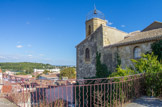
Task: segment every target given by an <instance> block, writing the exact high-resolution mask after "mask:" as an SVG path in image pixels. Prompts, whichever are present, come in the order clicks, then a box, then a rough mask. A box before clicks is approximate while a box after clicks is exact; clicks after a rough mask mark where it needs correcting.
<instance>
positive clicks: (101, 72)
mask: <svg viewBox="0 0 162 107" xmlns="http://www.w3.org/2000/svg"><path fill="white" fill-rule="evenodd" d="M100 58H101V53H98V52H97V53H96V77H97V78H104V77H107V76H108V75H109V74H110V73H109V71H108V69H107V66H106V65H105V64H101V61H100Z"/></svg>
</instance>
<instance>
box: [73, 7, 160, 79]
mask: <svg viewBox="0 0 162 107" xmlns="http://www.w3.org/2000/svg"><path fill="white" fill-rule="evenodd" d="M161 39H162V23H161V22H157V21H155V22H153V23H152V24H151V25H149V26H148V27H146V28H145V29H144V30H142V31H136V32H132V33H126V32H124V31H121V30H118V29H116V28H113V27H110V26H107V21H106V20H105V17H104V15H103V13H102V12H100V11H98V10H96V9H94V10H93V11H92V12H90V13H89V14H88V16H87V19H86V38H85V39H84V40H83V41H82V42H81V43H79V44H78V45H77V46H76V50H77V69H76V70H77V79H83V78H87V77H94V76H95V74H96V67H95V65H96V53H97V52H99V53H101V62H102V63H103V64H106V65H107V67H108V69H109V70H110V71H111V72H114V71H115V69H116V66H117V55H118V56H120V58H121V66H122V68H125V67H126V66H127V67H129V66H132V65H133V64H132V62H131V59H138V58H140V55H141V54H142V53H146V52H148V51H151V44H152V43H153V42H155V41H158V40H161Z"/></svg>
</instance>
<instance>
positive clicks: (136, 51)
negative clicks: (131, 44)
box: [133, 47, 141, 59]
mask: <svg viewBox="0 0 162 107" xmlns="http://www.w3.org/2000/svg"><path fill="white" fill-rule="evenodd" d="M133 54H134V58H135V59H138V58H141V49H140V48H139V47H135V48H134V51H133Z"/></svg>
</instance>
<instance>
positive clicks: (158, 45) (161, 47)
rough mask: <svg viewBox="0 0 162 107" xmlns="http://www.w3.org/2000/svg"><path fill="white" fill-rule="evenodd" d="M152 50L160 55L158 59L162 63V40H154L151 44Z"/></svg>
mask: <svg viewBox="0 0 162 107" xmlns="http://www.w3.org/2000/svg"><path fill="white" fill-rule="evenodd" d="M151 49H152V52H153V53H154V54H155V55H157V56H158V60H159V61H160V62H161V63H162V40H160V41H157V42H154V43H153V44H152V45H151Z"/></svg>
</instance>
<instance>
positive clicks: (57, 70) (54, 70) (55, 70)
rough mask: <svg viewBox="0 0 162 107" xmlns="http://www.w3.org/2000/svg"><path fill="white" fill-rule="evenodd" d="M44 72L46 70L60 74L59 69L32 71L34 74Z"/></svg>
mask: <svg viewBox="0 0 162 107" xmlns="http://www.w3.org/2000/svg"><path fill="white" fill-rule="evenodd" d="M45 70H48V71H50V72H57V73H60V69H59V68H55V69H34V73H36V72H37V73H43V72H44V71H45Z"/></svg>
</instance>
